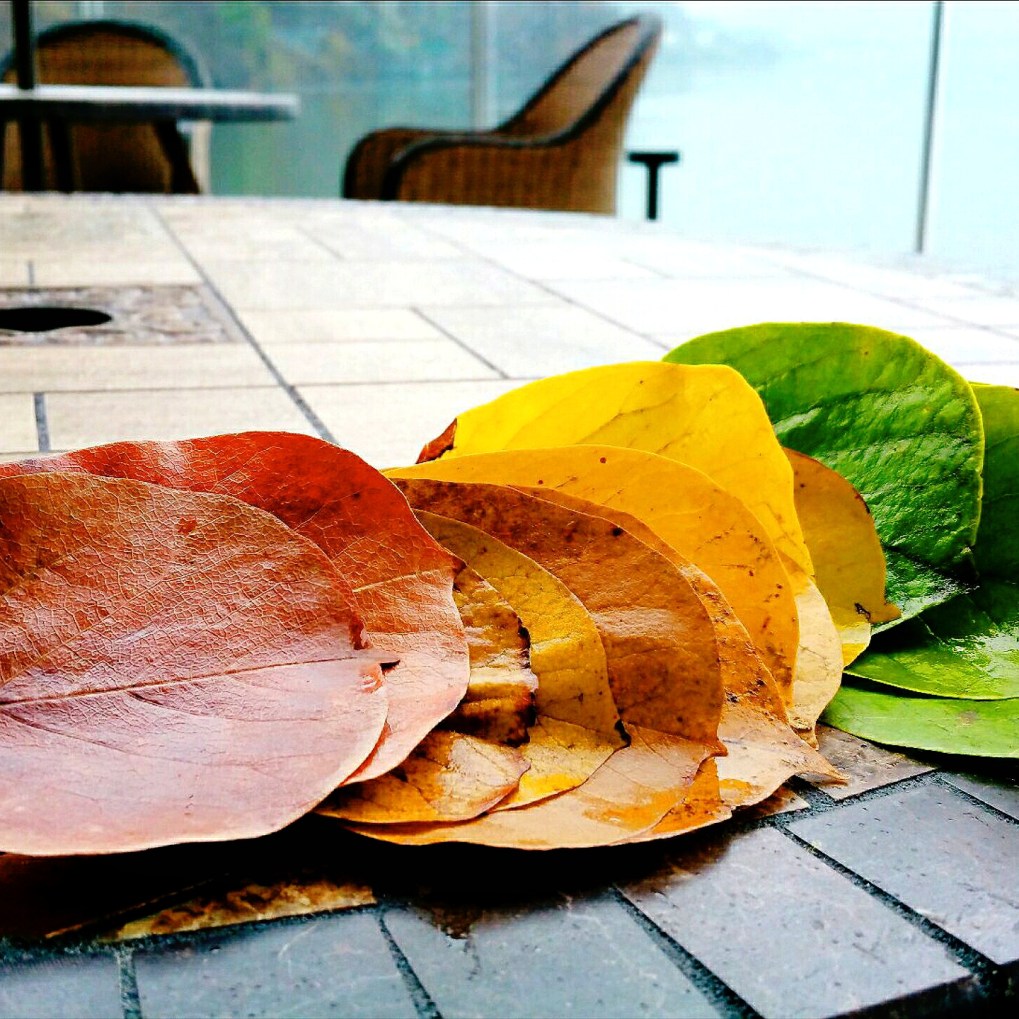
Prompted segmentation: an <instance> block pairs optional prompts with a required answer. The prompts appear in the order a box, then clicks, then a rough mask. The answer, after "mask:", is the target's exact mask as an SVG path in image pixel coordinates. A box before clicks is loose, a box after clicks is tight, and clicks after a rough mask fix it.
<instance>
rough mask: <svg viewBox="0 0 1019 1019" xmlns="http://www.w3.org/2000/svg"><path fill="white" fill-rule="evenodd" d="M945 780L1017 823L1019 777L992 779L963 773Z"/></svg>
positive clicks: (1004, 776) (1018, 818) (997, 777)
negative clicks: (1012, 818) (995, 808)
mask: <svg viewBox="0 0 1019 1019" xmlns="http://www.w3.org/2000/svg"><path fill="white" fill-rule="evenodd" d="M945 778H946V779H947V780H948V781H949V782H951V783H952V785H954V786H957V787H958V788H959V789H964V790H965V791H966V792H968V793H969V794H970V795H971V796H975V797H976V798H977V799H978V800H983V801H984V803H989V804H990V805H991V806H992V807H997V808H998V810H1000V811H1001V812H1002V813H1003V814H1008V816H1009V817H1014V818H1015V819H1016V820H1017V821H1019V776H1017V775H1015V774H1012V775H1004V774H1002V775H1000V776H993V777H992V776H990V775H974V774H969V773H965V774H960V775H946V776H945Z"/></svg>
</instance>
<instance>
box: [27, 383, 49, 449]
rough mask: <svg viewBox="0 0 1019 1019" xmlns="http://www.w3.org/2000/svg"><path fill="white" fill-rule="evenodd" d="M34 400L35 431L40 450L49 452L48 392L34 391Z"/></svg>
mask: <svg viewBox="0 0 1019 1019" xmlns="http://www.w3.org/2000/svg"><path fill="white" fill-rule="evenodd" d="M32 402H33V404H34V406H35V433H36V436H37V438H38V442H39V452H40V453H49V452H50V451H51V449H52V447H51V445H50V422H49V417H48V416H47V413H46V394H45V393H33V394H32Z"/></svg>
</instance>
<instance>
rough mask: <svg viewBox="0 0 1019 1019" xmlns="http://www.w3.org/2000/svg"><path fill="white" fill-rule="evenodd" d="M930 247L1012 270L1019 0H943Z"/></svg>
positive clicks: (1018, 205) (1018, 138)
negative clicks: (988, 0)
mask: <svg viewBox="0 0 1019 1019" xmlns="http://www.w3.org/2000/svg"><path fill="white" fill-rule="evenodd" d="M945 8H946V10H945V24H944V45H943V48H942V73H941V89H940V95H939V102H938V122H937V127H936V129H935V136H934V140H935V145H934V153H935V160H934V172H933V174H932V181H931V211H930V232H929V238H930V244H929V250H930V251H931V253H932V254H935V255H939V256H943V257H946V258H949V259H952V260H959V261H960V262H968V263H972V264H974V265H977V266H984V267H990V268H993V267H1002V268H1006V269H1011V270H1012V271H1013V272H1015V270H1016V269H1019V242H1017V240H1016V238H1017V237H1019V202H1017V201H1016V167H1017V166H1019V121H1017V119H1016V104H1017V103H1019V60H1017V56H1016V55H1017V54H1019V3H1001V2H997V3H983V2H971V3H950V4H946V5H945Z"/></svg>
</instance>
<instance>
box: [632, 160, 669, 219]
mask: <svg viewBox="0 0 1019 1019" xmlns="http://www.w3.org/2000/svg"><path fill="white" fill-rule="evenodd" d="M626 158H627V159H628V160H629V161H630V162H631V163H640V164H641V165H642V166H644V167H645V168H646V169H647V218H648V219H658V174H659V172H660V171H661V168H662V167H663V166H664V165H665V164H666V163H678V162H679V153H678V152H628V153H627V154H626Z"/></svg>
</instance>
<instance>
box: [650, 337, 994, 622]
mask: <svg viewBox="0 0 1019 1019" xmlns="http://www.w3.org/2000/svg"><path fill="white" fill-rule="evenodd" d="M665 359H666V360H668V361H675V362H680V363H685V364H705V363H718V362H720V363H723V364H729V365H731V366H732V367H734V368H736V369H737V370H738V371H740V372H741V373H742V374H743V375H744V377H745V378H746V379H747V380H748V381H749V382H750V383H751V385H753V386H754V387H755V388H756V389H757V391H758V392H759V393H760V395H761V397H762V399H763V400H764V404H765V406H766V407H767V410H768V414H769V416H770V417H771V421H772V423H773V425H774V428H775V432H776V434H777V435H778V437H779V439H780V440H781V441H782V443H783V444H784V445H786V446H789V447H791V448H792V449H795V450H798V451H799V452H801V453H806V454H808V455H809V456H813V457H815V458H817V459H818V460H820V461H821V462H822V463H825V464H827V465H828V466H829V467H831V468H833V469H834V470H836V471H838V472H839V473H840V474H842V475H843V476H844V477H845V478H847V479H848V480H849V481H850V482H852V484H853V485H855V487H856V489H857V490H858V491H859V492H860V493H861V494H862V495H863V497H864V498H865V499H866V500H867V504H868V506H869V507H870V509H871V511H872V512H873V514H874V522H875V524H876V526H877V531H878V535H879V536H880V538H881V543H882V545H883V546H884V549H885V554H886V557H887V560H888V595H889V599H890V600H891V601H893V602H895V603H896V604H897V605H898V606H899V607H900V608H901V609H902V619H904V620H905V619H909V618H911V617H913V616H916V615H918V614H919V613H920V612H922V611H923V610H924V609H926V608H929V607H931V606H933V605H939V604H941V603H943V602H946V601H948V600H949V599H950V598H953V597H954V596H956V595H958V594H960V593H962V592H963V591H965V590H966V589H967V588H968V587H969V586H971V581H972V566H971V562H970V548H971V546H972V544H973V542H974V540H975V537H976V531H977V523H978V520H979V516H980V488H981V482H980V471H981V466H982V462H983V433H982V429H981V424H980V414H979V411H978V409H977V405H976V401H975V400H974V397H973V392H972V390H971V389H970V387H969V385H968V383H967V382H966V381H965V379H963V378H962V377H961V376H960V375H959V374H958V373H957V372H955V371H954V370H953V369H952V368H950V367H949V366H948V365H947V364H945V363H944V362H943V361H941V360H940V359H939V358H937V357H935V356H934V355H933V354H931V353H930V352H929V351H927V350H925V349H924V348H923V347H921V346H920V344H918V343H916V342H915V341H913V340H910V339H908V338H907V337H905V336H898V335H896V334H895V333H889V332H885V331H884V330H882V329H875V328H872V327H869V326H860V325H849V324H846V323H838V322H833V323H827V322H803V323H766V324H763V325H756V326H746V327H743V328H739V329H729V330H726V331H725V332H720V333H711V334H709V335H707V336H700V337H698V338H697V339H694V340H691V341H689V342H688V343H684V344H683V345H681V346H679V347H677V348H676V349H675V350H673V351H671V352H670V353H669V354H666V356H665ZM889 625H893V624H889Z"/></svg>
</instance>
